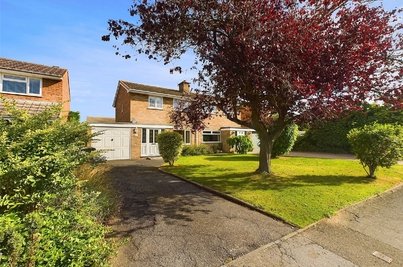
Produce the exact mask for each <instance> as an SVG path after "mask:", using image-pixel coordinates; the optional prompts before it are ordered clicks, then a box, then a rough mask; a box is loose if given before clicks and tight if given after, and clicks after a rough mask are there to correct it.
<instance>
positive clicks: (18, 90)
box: [0, 74, 42, 95]
mask: <svg viewBox="0 0 403 267" xmlns="http://www.w3.org/2000/svg"><path fill="white" fill-rule="evenodd" d="M1 78H2V81H1V85H2V86H1V90H0V91H1V92H3V93H11V94H23V95H41V91H42V80H41V79H36V78H28V77H22V76H14V75H7V74H4V75H2V77H1Z"/></svg>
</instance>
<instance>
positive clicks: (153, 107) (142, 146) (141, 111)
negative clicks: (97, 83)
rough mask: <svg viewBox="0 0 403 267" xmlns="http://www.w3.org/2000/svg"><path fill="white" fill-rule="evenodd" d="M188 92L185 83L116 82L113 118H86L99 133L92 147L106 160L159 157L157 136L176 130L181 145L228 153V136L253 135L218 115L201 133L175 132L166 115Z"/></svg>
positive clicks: (249, 130)
mask: <svg viewBox="0 0 403 267" xmlns="http://www.w3.org/2000/svg"><path fill="white" fill-rule="evenodd" d="M189 92H190V85H189V83H187V82H186V81H183V82H181V83H180V84H179V88H178V90H175V89H168V88H161V87H156V86H149V85H144V84H138V83H132V82H127V81H119V82H118V86H117V89H116V94H115V98H114V101H113V107H114V108H115V118H114V119H113V118H94V117H88V119H87V121H88V123H90V125H91V126H92V128H93V131H94V132H101V133H102V134H101V135H99V136H98V137H97V138H96V139H97V140H96V141H95V142H93V143H92V146H93V147H95V148H97V149H107V150H108V151H107V152H106V157H107V158H108V159H137V158H140V157H152V156H159V151H158V144H157V141H156V137H157V135H158V133H160V132H161V131H177V132H178V133H180V134H181V135H182V136H183V140H184V144H185V145H199V144H205V145H208V146H214V147H215V148H216V149H219V150H222V151H223V152H229V151H230V149H231V148H230V147H229V146H228V144H227V142H226V141H227V139H228V138H229V137H230V136H233V135H244V134H252V133H253V130H251V129H248V128H244V127H242V126H240V125H238V124H236V123H234V122H232V121H230V120H228V119H227V118H226V117H225V116H220V115H219V114H217V115H216V116H214V117H213V118H211V119H209V120H208V121H206V122H205V124H206V125H207V127H206V128H205V129H204V130H203V131H197V132H193V131H190V130H189V129H181V130H179V129H175V128H174V125H173V124H172V123H171V121H170V113H171V112H172V110H173V108H174V106H175V105H176V103H177V101H178V100H180V99H183V97H184V95H187V94H188V93H189ZM253 137H254V138H253ZM254 139H256V136H255V135H254V134H252V140H253V141H254V142H255V146H257V141H256V140H254Z"/></svg>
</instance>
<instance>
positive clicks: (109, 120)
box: [87, 116, 115, 123]
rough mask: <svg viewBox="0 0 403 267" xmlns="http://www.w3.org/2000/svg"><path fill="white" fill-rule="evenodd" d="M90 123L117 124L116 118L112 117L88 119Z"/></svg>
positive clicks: (89, 117)
mask: <svg viewBox="0 0 403 267" xmlns="http://www.w3.org/2000/svg"><path fill="white" fill-rule="evenodd" d="M87 122H88V123H115V118H110V117H91V116H88V117H87Z"/></svg>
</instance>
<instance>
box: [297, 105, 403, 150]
mask: <svg viewBox="0 0 403 267" xmlns="http://www.w3.org/2000/svg"><path fill="white" fill-rule="evenodd" d="M374 122H377V123H397V124H401V125H402V124H403V111H401V110H392V109H391V108H389V107H385V106H375V105H372V106H366V107H364V110H363V111H354V112H350V113H346V114H344V115H343V116H342V117H341V118H339V119H335V120H331V121H327V122H317V123H314V124H312V125H311V127H310V128H309V129H308V130H307V131H306V132H305V134H304V135H303V136H300V137H298V139H297V142H296V144H295V146H294V149H293V150H294V151H310V152H328V153H352V149H351V145H350V143H349V142H348V139H347V134H348V133H349V132H350V131H351V130H352V129H354V128H357V127H363V126H364V125H367V124H372V123H374Z"/></svg>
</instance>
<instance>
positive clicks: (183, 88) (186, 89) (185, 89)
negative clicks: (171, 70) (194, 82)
mask: <svg viewBox="0 0 403 267" xmlns="http://www.w3.org/2000/svg"><path fill="white" fill-rule="evenodd" d="M178 86H179V92H181V93H182V94H189V93H190V83H188V82H187V81H183V82H181V83H180V84H178Z"/></svg>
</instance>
